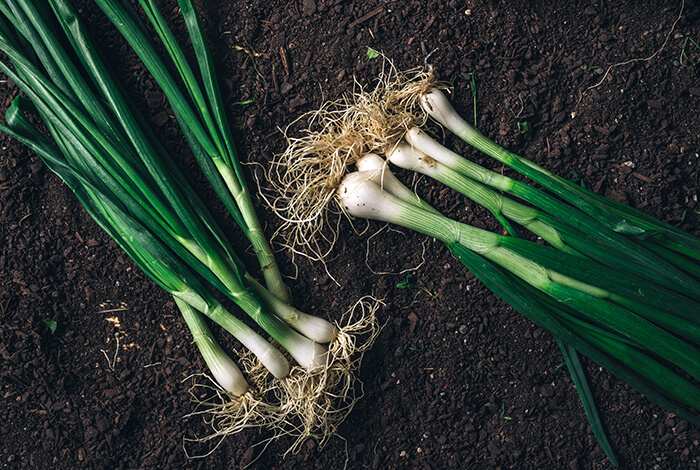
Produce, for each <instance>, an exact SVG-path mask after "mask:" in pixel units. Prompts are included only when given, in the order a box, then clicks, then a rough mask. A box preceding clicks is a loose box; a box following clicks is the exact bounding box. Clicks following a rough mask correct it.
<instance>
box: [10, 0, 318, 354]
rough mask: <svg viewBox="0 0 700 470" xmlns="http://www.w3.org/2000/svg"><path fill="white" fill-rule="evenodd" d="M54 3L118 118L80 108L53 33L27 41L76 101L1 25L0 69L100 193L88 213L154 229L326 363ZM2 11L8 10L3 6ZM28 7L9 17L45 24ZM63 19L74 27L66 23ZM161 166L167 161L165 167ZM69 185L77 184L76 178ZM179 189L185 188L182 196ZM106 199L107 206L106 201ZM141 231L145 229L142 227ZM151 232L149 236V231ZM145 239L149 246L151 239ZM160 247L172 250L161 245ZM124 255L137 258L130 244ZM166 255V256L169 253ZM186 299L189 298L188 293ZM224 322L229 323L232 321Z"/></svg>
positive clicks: (67, 10) (280, 333)
mask: <svg viewBox="0 0 700 470" xmlns="http://www.w3.org/2000/svg"><path fill="white" fill-rule="evenodd" d="M3 5H4V4H3ZM53 6H54V7H55V12H56V13H57V15H58V19H59V20H61V21H62V22H63V27H64V30H65V31H67V32H72V33H73V34H69V37H71V38H72V43H73V44H76V45H78V44H79V45H80V47H76V50H77V51H78V52H79V54H78V55H79V56H80V57H81V60H82V61H83V62H84V63H86V64H88V65H87V67H86V68H87V69H88V70H89V71H90V73H91V74H92V79H93V81H94V82H97V83H98V84H99V87H100V90H101V91H102V93H103V96H105V97H106V98H107V101H108V102H110V103H111V104H112V105H113V106H114V107H113V108H112V109H113V111H114V112H115V113H116V114H117V116H118V119H117V120H116V121H112V118H111V117H105V118H104V119H103V118H102V117H100V116H110V113H109V112H100V111H99V109H98V108H96V110H95V111H94V112H93V114H92V116H87V115H85V114H84V112H83V108H81V107H82V105H83V101H89V100H88V99H87V98H86V99H85V100H82V99H81V98H82V95H83V94H85V93H88V90H89V87H87V86H86V85H85V83H84V82H83V81H82V79H79V78H80V74H78V73H75V65H73V64H72V62H71V59H70V58H68V56H67V54H65V53H61V52H59V51H60V50H59V49H57V48H56V47H49V46H47V45H46V44H45V41H46V40H48V39H47V38H49V37H53V36H49V35H47V34H45V35H43V36H42V35H39V36H38V37H39V38H40V39H41V40H37V42H36V43H35V44H33V46H34V48H35V49H36V50H38V51H42V53H41V54H39V55H38V56H42V57H45V58H50V59H51V60H52V61H53V62H55V63H56V64H57V66H56V67H54V68H53V70H54V73H55V74H59V76H61V74H63V76H68V77H69V78H70V77H73V78H70V79H69V80H67V81H66V83H68V84H69V85H70V86H71V91H72V92H73V93H75V94H76V96H77V97H78V100H77V101H74V100H72V99H71V98H70V97H69V96H67V95H66V94H65V93H63V92H62V91H61V90H60V89H58V88H57V87H56V86H55V85H54V84H53V82H52V81H51V80H48V79H47V78H46V77H44V76H43V75H42V74H41V72H40V71H39V70H38V68H37V67H35V66H34V64H32V63H31V62H30V61H29V60H28V59H27V57H26V56H25V55H24V54H23V53H22V51H20V50H19V49H18V48H17V45H16V42H15V40H14V38H12V37H10V35H9V30H8V29H7V28H6V27H3V28H2V31H0V48H2V49H3V51H4V52H5V53H6V54H7V55H8V56H9V57H10V59H11V60H12V61H13V63H14V65H15V68H16V69H17V70H18V73H17V74H15V73H14V72H13V71H12V70H11V69H10V68H9V67H8V66H7V65H6V64H4V63H0V69H2V70H3V71H4V72H5V73H6V74H7V75H8V76H9V77H10V78H12V79H13V81H15V83H17V84H18V85H19V86H20V87H21V88H22V89H23V90H24V91H25V93H27V96H29V98H30V99H31V100H32V102H33V104H34V105H35V106H36V109H37V110H38V111H39V113H40V115H41V117H42V118H43V119H44V120H45V121H46V123H47V127H48V128H49V129H50V130H51V131H52V132H54V138H55V140H56V142H57V144H59V145H60V146H61V150H62V152H63V155H64V157H58V156H57V155H56V154H52V158H53V162H52V165H53V169H54V170H55V171H61V177H62V178H64V179H66V178H73V179H74V180H75V178H78V180H79V181H80V185H81V187H86V185H89V186H90V188H91V189H90V190H89V191H88V195H94V194H95V192H96V191H99V194H100V198H102V199H103V200H104V202H99V201H97V202H95V201H93V199H94V198H95V196H89V197H87V199H86V197H84V198H83V200H84V201H86V203H87V202H88V201H92V204H93V205H96V209H94V210H93V212H92V214H93V215H94V217H98V216H99V214H100V210H102V211H104V210H106V209H105V207H109V208H110V210H111V211H112V213H114V211H116V210H118V211H121V214H122V215H121V216H120V217H121V218H128V219H129V220H130V221H131V222H130V223H131V224H142V223H145V224H146V226H148V227H149V230H152V231H154V233H157V234H158V236H159V237H160V240H161V242H162V243H165V246H167V247H168V248H169V249H171V250H174V253H177V255H178V256H181V257H182V258H183V259H185V260H186V261H187V262H188V263H191V264H192V265H193V266H194V267H195V269H197V270H198V272H200V273H202V272H204V273H205V274H203V275H204V276H205V278H208V279H212V278H215V279H216V281H217V282H216V283H215V285H217V287H223V289H222V290H223V291H224V293H226V294H227V295H228V296H229V297H231V298H232V299H233V300H234V301H236V302H237V303H238V304H239V305H240V306H241V307H242V308H243V309H244V311H246V313H248V314H249V315H250V316H252V317H253V318H254V319H255V320H256V321H257V322H258V323H259V324H261V326H262V327H263V328H264V329H265V330H266V331H267V332H268V333H270V334H271V335H272V336H273V337H275V338H276V339H277V340H278V342H279V343H280V344H282V345H283V347H285V348H287V349H288V350H289V351H290V353H291V354H292V355H293V356H294V357H295V358H296V359H297V360H298V362H299V363H300V364H302V365H304V366H307V367H317V366H318V365H319V363H321V362H323V361H325V356H324V348H323V347H321V346H319V345H316V344H314V343H313V341H310V340H308V339H306V338H304V337H303V336H301V335H299V334H298V333H296V332H294V331H293V330H291V329H290V328H289V327H288V326H286V325H285V324H284V323H283V322H282V321H281V320H280V319H279V318H277V317H276V316H275V315H273V314H270V313H267V312H265V311H264V310H263V308H262V306H261V304H260V301H259V300H258V298H257V297H256V296H255V295H254V294H253V293H252V292H251V291H249V290H248V288H247V287H246V286H244V285H243V274H244V271H242V270H241V269H240V267H241V266H242V263H240V261H239V260H238V259H237V258H235V257H233V256H232V250H231V249H230V247H229V246H228V242H225V239H224V237H223V235H221V233H220V230H219V229H218V227H216V225H215V224H214V222H213V219H211V216H210V215H209V214H208V211H206V209H205V208H204V206H203V204H201V201H199V200H198V199H197V198H196V197H194V196H193V194H192V193H191V192H190V191H191V190H189V187H188V186H180V187H178V186H177V185H176V184H175V183H173V180H171V179H170V178H171V175H169V173H168V171H167V170H166V171H165V172H164V171H163V169H162V167H161V162H160V161H159V155H160V153H159V152H158V150H154V149H153V147H152V146H150V145H149V144H148V141H147V139H146V138H145V136H144V134H142V133H141V132H139V131H138V125H140V124H142V121H138V120H137V119H135V118H134V117H133V116H131V113H130V109H129V108H130V106H129V103H128V102H127V101H126V100H124V99H123V98H120V96H119V89H118V88H117V87H115V86H114V84H113V82H111V80H110V79H109V76H108V74H106V73H105V71H106V68H105V67H104V66H103V65H102V64H101V61H100V60H99V57H97V56H96V55H95V54H93V49H92V47H91V45H89V41H88V40H87V38H86V36H85V35H84V34H83V33H82V29H81V28H80V27H76V26H75V23H76V21H77V18H76V17H75V12H74V11H73V10H72V8H71V7H70V5H68V4H67V3H65V2H63V0H54V2H53ZM5 10H7V8H5V9H4V10H3V11H5ZM17 11H19V10H17ZM28 11H29V12H30V13H32V14H30V15H27V17H26V19H25V20H22V21H18V20H17V19H16V18H14V21H15V22H16V23H17V24H18V25H19V26H23V27H25V28H29V26H32V27H37V28H47V26H46V25H45V23H43V21H41V18H38V17H37V12H36V11H33V10H31V8H28ZM11 19H12V18H11ZM68 25H72V26H71V27H68ZM46 60H49V59H46ZM59 64H60V65H59ZM76 77H78V78H76ZM54 79H55V77H54ZM73 86H74V87H73ZM17 103H18V104H17V106H16V107H15V111H14V115H15V119H16V120H19V117H18V116H21V111H20V108H21V103H22V101H21V100H20V101H18V102H17ZM91 103H93V104H94V105H95V106H98V105H99V102H98V101H95V100H92V101H91ZM95 121H102V123H103V124H104V125H102V126H100V125H99V124H96V123H95ZM25 131H26V128H25ZM31 139H33V140H34V141H37V140H38V137H36V136H34V137H31V138H25V139H24V140H25V143H26V142H27V141H28V140H31ZM132 144H133V145H132ZM44 157H45V155H44ZM44 157H43V158H44ZM59 158H63V159H62V160H60V165H59V163H57V162H59ZM166 168H168V169H172V168H173V167H172V166H166ZM175 175H178V173H175ZM174 178H175V181H177V182H181V181H182V180H184V179H183V178H181V177H178V176H175V177H174ZM72 188H74V190H76V189H75V188H76V184H75V183H74V184H73V186H72ZM181 191H186V192H187V194H186V195H185V194H183V193H182V192H181ZM105 204H107V205H108V206H104V205H105ZM114 207H117V209H115V208H114ZM125 214H126V215H125ZM132 214H133V215H134V216H136V217H137V218H138V221H137V219H132V218H131V217H132ZM120 217H117V216H113V217H111V218H110V219H108V220H104V221H102V226H103V228H105V230H110V224H118V223H120V220H121V219H120ZM139 226H140V225H139ZM143 230H145V229H141V231H143ZM109 233H110V234H111V235H113V236H115V237H116V236H121V237H122V238H128V237H127V235H125V234H123V233H122V234H121V235H119V234H118V233H116V232H114V229H113V228H112V229H111V232H109ZM150 233H153V232H149V234H150ZM150 236H151V238H153V236H152V235H150ZM154 240H155V238H154ZM161 242H159V243H161ZM149 243H151V245H153V243H155V242H153V241H151V242H149ZM125 249H126V248H125ZM160 250H161V251H164V250H166V251H164V252H167V253H171V252H170V251H167V249H166V248H165V247H162V248H160ZM130 254H132V255H134V256H141V255H140V254H139V253H138V252H134V251H133V250H132V251H131V252H130ZM170 256H171V258H172V255H170ZM141 258H142V260H141V262H142V264H143V263H151V261H149V260H148V259H147V258H144V257H143V256H141ZM193 260H194V262H193ZM241 271H242V272H241ZM170 291H172V286H171V290H170ZM200 295H201V294H200ZM190 300H192V299H191V296H190ZM207 305H209V307H208V309H207V310H208V311H210V312H211V313H212V314H214V313H215V312H218V311H219V310H220V308H218V306H217V305H215V304H212V303H211V301H208V303H207ZM200 307H201V306H200ZM201 308H204V307H201ZM221 321H223V319H221ZM224 326H226V325H224ZM229 327H231V328H234V326H232V325H229ZM295 349H296V350H295Z"/></svg>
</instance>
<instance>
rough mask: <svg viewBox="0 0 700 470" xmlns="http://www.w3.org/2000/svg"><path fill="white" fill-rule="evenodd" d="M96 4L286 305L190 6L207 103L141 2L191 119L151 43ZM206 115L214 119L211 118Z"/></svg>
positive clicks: (109, 4)
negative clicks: (168, 110)
mask: <svg viewBox="0 0 700 470" xmlns="http://www.w3.org/2000/svg"><path fill="white" fill-rule="evenodd" d="M97 3H98V5H99V6H100V8H102V10H103V11H104V12H105V14H107V16H108V17H109V18H110V20H111V21H112V22H113V23H114V24H115V26H117V28H118V29H119V30H120V32H121V33H122V34H123V35H124V37H125V38H126V39H127V41H128V42H129V44H130V45H131V46H132V47H133V48H134V50H135V51H136V53H137V54H138V55H139V57H140V58H141V60H142V61H143V62H144V64H145V65H146V67H147V68H148V70H149V71H150V72H151V73H152V75H153V76H154V78H155V79H156V81H157V82H158V83H159V85H160V86H161V88H162V89H163V91H164V92H165V94H166V97H167V99H168V101H169V102H170V104H171V106H172V107H173V109H174V110H176V111H177V113H178V114H180V115H181V119H178V121H179V123H180V125H181V127H183V130H184V127H187V128H188V130H189V131H190V134H191V137H192V138H194V139H196V140H197V141H198V143H199V145H201V147H202V149H203V151H204V152H205V153H206V157H205V155H203V154H198V153H197V152H195V156H196V157H197V160H198V162H199V164H200V167H201V168H202V169H203V170H204V173H205V176H206V177H207V179H209V181H210V183H211V184H212V187H213V188H214V189H215V191H216V192H217V195H218V196H219V197H220V198H221V200H222V201H223V202H224V204H225V205H226V207H227V209H228V210H229V212H230V213H231V214H232V215H233V216H234V219H236V222H237V223H238V225H239V226H240V227H241V228H242V229H243V231H244V233H245V235H246V237H248V239H249V240H250V242H251V244H252V245H253V249H254V250H255V253H256V256H257V258H258V263H259V264H260V267H261V269H262V273H263V276H264V278H265V281H266V284H267V285H268V288H269V289H270V290H271V291H272V292H274V293H275V295H277V296H278V297H280V298H281V299H282V300H284V301H287V302H288V301H289V296H288V292H287V289H286V286H285V285H284V282H283V280H282V277H281V273H280V272H279V267H278V266H277V264H276V262H275V259H274V256H273V254H272V250H271V248H270V246H269V244H268V242H267V239H266V238H265V236H264V233H263V231H262V227H261V225H260V222H259V220H258V217H257V214H256V213H255V208H254V205H253V202H252V199H251V195H250V192H249V190H248V188H247V185H246V184H245V179H244V176H243V173H242V169H241V167H240V163H239V162H238V157H237V155H236V151H235V147H234V146H233V141H232V139H231V137H230V128H229V126H228V124H227V123H226V118H225V112H224V111H223V105H222V102H221V97H220V93H219V92H218V86H217V84H216V80H215V75H214V74H213V66H212V65H211V58H210V53H209V49H208V47H207V46H206V41H205V40H204V36H203V33H202V32H201V26H200V25H199V22H198V20H197V18H196V14H195V12H194V10H193V8H192V6H191V4H189V2H183V5H182V11H183V15H185V19H186V22H187V26H188V31H189V32H190V38H191V40H192V42H193V45H194V47H195V52H196V55H197V58H198V60H199V62H200V72H202V76H203V81H204V86H205V89H206V90H207V96H208V98H209V102H208V103H207V101H206V99H205V97H204V94H203V93H202V92H201V89H200V87H199V84H198V83H197V80H196V78H195V76H194V73H193V72H192V70H191V69H190V67H189V65H188V64H187V61H186V59H185V57H184V53H183V52H182V50H181V49H180V47H179V46H178V44H177V42H176V41H175V39H174V36H173V35H172V33H171V32H170V30H169V28H168V26H167V24H166V23H165V20H164V19H163V17H162V15H161V14H160V12H159V11H158V9H157V8H156V7H155V5H154V3H153V2H150V1H142V2H141V4H142V6H143V7H144V10H145V11H146V14H147V16H148V17H149V19H150V21H151V22H152V24H153V25H154V27H155V29H156V32H157V33H158V35H159V36H160V38H161V40H162V41H163V44H164V45H165V46H166V50H167V51H168V53H169V55H170V57H171V58H172V59H173V61H174V62H175V65H176V68H177V70H178V72H179V74H180V76H181V78H182V79H183V81H184V82H185V86H186V89H187V91H188V93H189V95H190V98H191V99H192V100H193V102H194V103H195V106H196V107H197V113H195V112H194V111H193V110H192V108H191V107H190V106H189V103H188V102H187V99H186V98H185V97H184V95H183V94H182V93H181V92H180V90H179V88H178V87H177V84H176V83H175V80H174V79H173V77H172V76H171V75H170V74H169V72H168V70H167V68H166V67H165V64H164V63H163V62H162V60H161V59H160V57H159V56H158V54H157V52H156V51H155V49H154V48H153V45H152V43H151V42H150V40H149V39H148V37H147V36H146V35H145V33H144V32H143V31H142V30H141V29H140V27H139V25H138V24H136V22H135V21H134V20H133V18H132V16H131V15H130V14H129V13H128V12H127V11H126V10H125V9H124V8H122V6H121V5H119V4H118V3H117V2H115V1H113V0H97ZM197 114H198V115H199V116H198V115H197ZM212 114H213V115H214V118H212ZM200 119H202V120H203V121H204V123H202V122H201V121H200ZM205 158H208V159H209V161H203V160H204V159H205ZM224 187H225V188H227V190H226V191H224V190H223V188H224ZM234 201H235V202H234Z"/></svg>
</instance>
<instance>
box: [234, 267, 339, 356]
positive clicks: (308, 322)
mask: <svg viewBox="0 0 700 470" xmlns="http://www.w3.org/2000/svg"><path fill="white" fill-rule="evenodd" d="M245 279H246V281H247V282H248V284H249V285H250V287H251V288H252V289H253V290H254V291H255V293H256V294H257V295H258V297H260V299H261V300H262V301H263V302H264V303H265V306H266V307H268V308H269V311H271V312H272V313H274V314H275V315H277V316H278V317H279V318H281V319H282V320H284V322H285V323H287V324H288V325H289V326H291V327H292V328H294V329H295V330H297V331H298V332H299V333H301V334H303V335H304V336H306V337H307V338H309V339H310V340H312V341H315V342H317V343H329V342H331V341H333V340H334V339H335V338H336V336H338V329H337V328H336V327H335V326H334V325H333V324H332V323H331V322H329V321H327V320H324V319H323V318H319V317H317V316H314V315H309V314H308V313H304V312H302V311H300V310H297V309H296V308H294V307H292V306H291V305H289V304H286V303H284V302H282V301H281V300H280V299H279V298H278V297H277V296H275V295H274V294H273V293H272V292H270V291H269V290H267V289H265V287H264V286H263V285H262V284H260V283H259V282H258V281H256V280H255V279H254V278H253V277H252V276H251V275H250V274H248V273H246V275H245Z"/></svg>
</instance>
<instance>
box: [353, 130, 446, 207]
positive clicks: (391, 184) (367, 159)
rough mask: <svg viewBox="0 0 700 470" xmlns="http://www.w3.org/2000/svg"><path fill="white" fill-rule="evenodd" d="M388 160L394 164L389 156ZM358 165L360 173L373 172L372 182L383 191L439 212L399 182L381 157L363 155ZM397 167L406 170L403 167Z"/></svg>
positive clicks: (370, 154) (373, 154) (369, 154)
mask: <svg viewBox="0 0 700 470" xmlns="http://www.w3.org/2000/svg"><path fill="white" fill-rule="evenodd" d="M399 145H401V146H403V145H407V144H406V143H405V142H404V141H402V143H401V144H399ZM395 151H396V149H394V150H393V151H392V153H393V152H395ZM387 160H388V161H391V162H392V163H394V162H393V161H392V160H391V158H390V157H389V156H388V155H387ZM356 165H357V169H358V170H359V171H367V172H373V173H374V174H373V176H372V178H371V180H372V181H374V182H375V183H377V184H379V186H380V187H381V188H382V189H384V190H386V191H388V192H389V193H391V194H393V195H394V196H396V197H397V198H399V199H401V200H402V201H406V202H408V203H411V204H412V205H414V206H416V207H420V208H422V209H425V210H428V211H431V212H437V211H436V210H435V209H434V208H433V207H432V206H431V205H430V204H428V203H427V202H425V201H424V200H423V199H421V198H420V197H418V195H417V194H416V193H415V192H414V191H411V190H410V189H409V188H408V187H407V186H406V185H404V184H403V183H402V182H401V181H399V180H398V178H396V176H395V175H394V173H392V172H391V169H389V165H387V162H386V161H385V160H384V159H383V158H382V157H380V156H379V155H377V154H375V153H368V154H366V155H363V156H362V157H361V158H360V159H359V160H358V161H357V163H356ZM397 166H399V167H401V168H405V167H403V166H401V165H397Z"/></svg>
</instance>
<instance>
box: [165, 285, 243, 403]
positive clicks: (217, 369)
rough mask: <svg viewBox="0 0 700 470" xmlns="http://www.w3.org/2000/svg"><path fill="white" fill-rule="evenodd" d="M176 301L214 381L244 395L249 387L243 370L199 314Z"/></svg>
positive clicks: (226, 388)
mask: <svg viewBox="0 0 700 470" xmlns="http://www.w3.org/2000/svg"><path fill="white" fill-rule="evenodd" d="M174 299H175V303H176V304H177V306H178V308H179V309H180V312H181V313H182V316H183V318H184V319H185V322H186V323H187V326H188V327H189V329H190V331H191V332H192V337H193V338H194V342H195V344H196V345H197V347H198V348H199V351H200V353H201V354H202V357H203V358H204V362H206V364H207V366H208V367H209V370H210V371H211V373H212V375H213V376H214V380H216V382H217V383H218V384H219V385H220V386H221V388H223V389H224V390H226V391H227V392H229V393H232V394H233V395H236V396H240V395H243V394H244V393H245V392H246V391H247V390H248V387H249V386H248V382H246V380H245V377H243V374H242V373H241V369H239V368H238V366H237V365H236V363H235V362H233V360H232V359H231V358H230V357H229V355H228V354H226V352H225V351H224V350H223V348H222V347H221V346H220V345H219V343H218V342H217V341H216V340H215V339H214V337H213V336H212V334H211V331H210V330H209V327H208V326H207V324H206V322H205V321H204V320H203V319H202V318H201V316H200V315H199V313H197V311H196V310H195V309H193V308H192V307H191V306H190V305H189V304H187V303H186V302H184V301H182V300H180V299H178V298H177V297H174Z"/></svg>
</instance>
